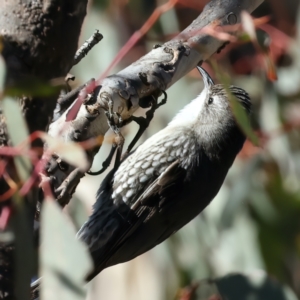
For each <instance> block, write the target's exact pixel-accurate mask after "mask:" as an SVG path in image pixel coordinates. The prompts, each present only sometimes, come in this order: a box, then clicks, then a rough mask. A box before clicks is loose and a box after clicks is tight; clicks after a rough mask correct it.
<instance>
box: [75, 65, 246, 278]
mask: <svg viewBox="0 0 300 300" xmlns="http://www.w3.org/2000/svg"><path fill="white" fill-rule="evenodd" d="M198 69H199V71H200V72H201V74H202V76H203V80H204V83H205V88H204V90H203V91H202V93H201V94H200V95H199V97H197V98H196V99H195V100H194V101H192V102H191V103H190V104H188V105H187V106H186V107H185V108H184V109H183V110H182V111H181V112H179V113H178V115H177V116H176V117H175V118H174V119H173V120H172V121H171V122H170V124H169V125H168V126H167V127H166V128H165V129H163V130H161V131H160V132H158V133H157V134H155V135H154V136H152V137H151V138H150V139H148V140H147V141H146V142H145V143H144V144H142V145H141V146H140V147H139V148H138V149H137V150H136V151H134V152H133V153H131V154H130V155H129V156H128V157H127V158H126V159H125V160H124V161H123V162H122V163H121V165H120V167H119V169H118V170H117V171H114V170H113V171H111V172H110V173H109V174H108V175H107V177H106V178H105V179H104V181H103V182H102V184H101V186H100V189H99V191H98V193H97V201H96V203H95V205H94V212H93V214H92V215H91V216H90V218H89V220H88V221H87V222H86V223H85V224H84V225H83V226H82V228H81V229H80V231H79V233H78V237H79V238H80V239H81V240H83V241H84V242H86V244H87V245H88V247H89V250H90V252H91V255H92V257H93V260H94V264H95V270H94V272H93V273H92V274H90V276H89V278H88V279H91V278H93V277H94V276H96V275H97V274H98V273H99V272H101V270H103V269H104V268H107V267H109V266H112V265H115V264H118V263H122V262H126V261H128V260H131V259H133V258H135V257H136V256H138V255H140V254H142V253H144V252H146V251H148V250H149V249H151V248H153V247H154V246H156V245H157V244H159V243H161V242H162V241H164V240H165V239H166V238H168V237H169V236H170V235H171V234H173V233H174V232H176V231H177V230H179V229H180V228H181V227H183V226H184V225H185V224H187V223H188V222H189V221H191V220H192V219H193V218H194V217H196V216H197V215H198V214H199V213H200V212H201V211H202V210H203V209H204V208H205V207H206V206H207V205H208V204H209V202H210V201H211V200H212V199H213V198H214V197H215V196H216V194H217V193H218V191H219V189H220V187H221V186H222V183H223V181H224V179H225V177H226V174H227V172H228V170H229V168H230V167H231V165H232V163H233V161H234V159H235V157H236V155H237V154H238V152H239V151H240V150H241V148H242V146H243V144H244V141H245V136H244V134H243V133H242V131H241V130H240V128H239V126H238V125H237V124H236V121H235V117H234V116H233V114H232V111H231V108H230V102H229V100H228V96H227V94H226V91H225V89H224V87H223V86H222V85H220V84H217V85H215V84H214V83H213V81H212V79H211V78H210V77H209V75H208V74H207V73H206V72H205V71H204V70H203V69H202V68H198ZM230 91H231V93H233V94H234V95H235V96H236V97H237V99H238V100H239V101H240V103H241V104H242V106H243V107H244V109H245V110H246V111H247V113H249V112H250V108H251V102H250V98H249V96H248V94H247V93H246V92H245V91H244V90H242V89H240V88H237V87H234V86H230Z"/></svg>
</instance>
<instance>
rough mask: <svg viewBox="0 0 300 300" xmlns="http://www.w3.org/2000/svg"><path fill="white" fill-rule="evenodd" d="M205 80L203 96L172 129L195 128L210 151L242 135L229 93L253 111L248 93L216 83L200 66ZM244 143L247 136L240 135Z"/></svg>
mask: <svg viewBox="0 0 300 300" xmlns="http://www.w3.org/2000/svg"><path fill="white" fill-rule="evenodd" d="M197 69H198V71H199V72H200V74H201V75H202V78H203V81H204V89H203V91H202V92H201V94H200V95H199V96H198V97H197V98H196V99H195V100H193V101H192V102H191V103H189V104H188V105H187V106H186V107H185V108H184V109H183V110H182V111H181V112H179V113H178V115H177V116H176V117H175V118H174V119H173V121H172V122H171V123H170V125H171V126H172V125H173V126H174V125H175V126H185V127H188V128H190V129H192V130H193V131H194V132H195V134H196V135H197V137H198V138H199V143H201V144H206V145H207V146H208V148H210V149H211V148H214V147H216V146H217V147H218V148H219V147H222V144H223V142H224V143H229V142H230V141H232V140H233V136H235V135H236V133H238V134H240V133H241V132H240V129H239V126H238V125H237V123H236V118H235V116H234V114H233V112H232V105H231V101H230V95H228V91H229V92H230V93H231V94H232V95H233V96H234V97H235V98H236V99H237V100H238V102H239V103H240V104H241V105H242V107H243V109H244V110H245V111H246V113H247V114H249V113H250V110H251V101H250V98H249V95H248V94H247V92H246V91H245V90H243V89H241V88H238V87H236V86H229V87H228V89H226V88H225V87H224V85H223V84H215V83H214V81H213V80H212V78H211V77H210V76H209V74H208V73H207V72H206V71H205V70H204V69H203V68H201V67H197ZM241 136H242V138H243V142H244V139H245V138H244V136H243V134H241Z"/></svg>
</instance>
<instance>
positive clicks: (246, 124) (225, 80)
mask: <svg viewBox="0 0 300 300" xmlns="http://www.w3.org/2000/svg"><path fill="white" fill-rule="evenodd" d="M212 67H213V69H214V70H215V72H216V74H217V77H218V79H219V81H220V82H221V83H222V84H223V85H224V88H225V90H226V92H227V94H228V98H229V101H230V104H231V109H232V112H233V114H234V116H235V118H236V121H237V123H238V124H239V125H240V127H241V129H242V130H243V132H244V133H245V135H246V136H247V137H248V139H249V140H250V141H251V142H252V143H253V144H254V145H255V146H258V145H259V138H258V136H257V135H256V133H255V132H254V131H253V129H252V127H251V124H250V121H249V117H248V116H247V113H246V111H245V110H244V109H243V107H242V105H241V104H240V103H239V101H238V100H237V98H236V97H235V96H234V95H233V94H232V93H231V92H230V89H229V85H230V78H229V76H227V75H226V74H224V73H222V72H221V70H220V69H219V68H218V66H217V64H216V62H214V61H212Z"/></svg>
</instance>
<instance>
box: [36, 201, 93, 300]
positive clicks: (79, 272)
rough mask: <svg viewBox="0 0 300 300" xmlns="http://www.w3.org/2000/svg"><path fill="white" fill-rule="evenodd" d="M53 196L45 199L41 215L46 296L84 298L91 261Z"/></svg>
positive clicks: (47, 299)
mask: <svg viewBox="0 0 300 300" xmlns="http://www.w3.org/2000/svg"><path fill="white" fill-rule="evenodd" d="M75 236H76V232H75V230H74V228H73V226H72V224H71V222H70V221H69V220H68V219H67V217H66V215H65V214H64V213H63V212H62V211H61V209H60V208H59V206H58V205H57V203H56V202H55V201H54V200H52V199H45V201H44V204H43V207H42V219H41V248H40V267H41V269H40V276H42V284H41V298H42V299H43V300H53V299H63V300H84V299H85V295H86V291H85V288H84V284H85V277H86V276H87V274H88V272H90V271H91V269H92V262H91V259H90V257H89V255H88V252H87V249H86V247H85V245H84V244H83V243H82V242H81V241H79V240H77V239H76V237H75Z"/></svg>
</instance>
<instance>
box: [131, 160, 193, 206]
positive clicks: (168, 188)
mask: <svg viewBox="0 0 300 300" xmlns="http://www.w3.org/2000/svg"><path fill="white" fill-rule="evenodd" d="M186 173H187V172H186V170H185V169H184V168H182V167H181V166H180V164H179V160H176V161H174V162H173V163H172V164H171V165H170V166H169V167H168V168H167V169H166V170H165V171H164V172H163V173H162V174H161V175H160V176H159V177H157V178H156V179H155V180H154V181H153V182H152V183H151V184H150V185H149V187H148V188H147V189H146V190H145V192H144V193H142V195H141V196H140V197H139V198H138V199H137V201H136V202H135V203H134V204H133V205H132V207H131V209H133V210H136V209H138V208H139V207H141V206H156V205H159V206H160V207H161V205H162V204H163V203H161V201H162V200H163V199H164V198H165V197H164V195H166V194H167V195H168V198H170V199H171V198H172V195H173V194H176V193H177V191H178V189H179V190H180V188H181V185H182V183H183V181H184V180H185V178H186ZM174 187H175V188H174ZM157 196H160V197H157ZM157 201H159V202H160V203H157Z"/></svg>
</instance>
